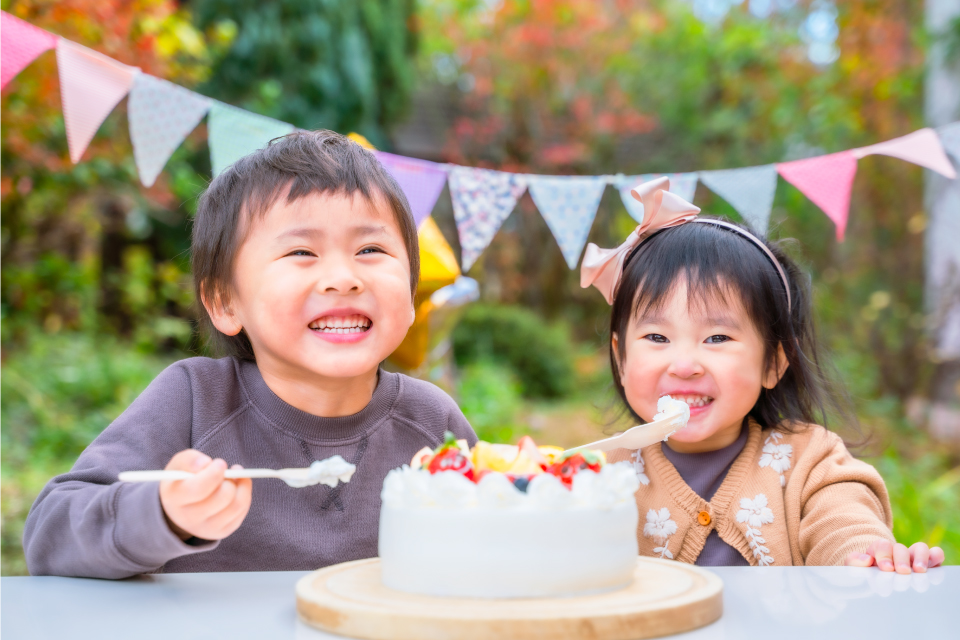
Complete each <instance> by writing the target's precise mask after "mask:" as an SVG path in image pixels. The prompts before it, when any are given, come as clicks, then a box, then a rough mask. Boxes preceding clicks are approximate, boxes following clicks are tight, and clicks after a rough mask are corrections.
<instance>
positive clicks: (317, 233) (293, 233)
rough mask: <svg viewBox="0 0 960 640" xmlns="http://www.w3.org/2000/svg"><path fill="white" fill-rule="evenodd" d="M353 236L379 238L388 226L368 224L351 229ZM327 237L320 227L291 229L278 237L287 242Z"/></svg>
mask: <svg viewBox="0 0 960 640" xmlns="http://www.w3.org/2000/svg"><path fill="white" fill-rule="evenodd" d="M350 231H351V235H354V236H358V237H362V236H377V235H383V234H385V233H386V231H387V227H386V225H382V224H368V225H359V226H356V227H353V228H352V229H350ZM324 235H325V232H324V230H323V229H320V228H318V227H297V228H295V229H289V230H288V231H284V232H283V233H281V234H280V235H278V236H277V240H286V239H287V238H303V239H305V240H314V239H318V238H322V237H323V236H324Z"/></svg>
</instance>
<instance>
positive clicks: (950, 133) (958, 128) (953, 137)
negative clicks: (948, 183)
mask: <svg viewBox="0 0 960 640" xmlns="http://www.w3.org/2000/svg"><path fill="white" fill-rule="evenodd" d="M937 135H938V136H940V142H941V144H943V148H944V149H945V150H946V152H947V153H948V154H949V155H951V156H953V159H954V161H955V162H956V164H957V165H960V121H957V122H951V123H950V124H945V125H943V126H942V127H937Z"/></svg>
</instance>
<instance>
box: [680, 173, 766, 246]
mask: <svg viewBox="0 0 960 640" xmlns="http://www.w3.org/2000/svg"><path fill="white" fill-rule="evenodd" d="M700 181H701V182H703V184H705V185H707V187H709V189H710V190H711V191H713V192H714V193H716V194H717V195H718V196H720V197H721V198H723V199H724V200H726V201H727V202H729V203H730V205H731V206H732V207H733V208H734V209H736V210H737V213H739V214H740V216H741V217H742V218H743V219H744V221H746V223H747V224H749V225H750V226H751V227H752V228H753V230H754V231H756V232H757V233H759V234H760V235H762V236H765V235H767V225H768V223H769V222H770V209H771V208H772V207H773V196H774V194H775V193H776V191H777V167H776V165H772V164H765V165H762V166H759V167H744V168H743V169H725V170H723V171H701V172H700ZM688 202H689V201H688Z"/></svg>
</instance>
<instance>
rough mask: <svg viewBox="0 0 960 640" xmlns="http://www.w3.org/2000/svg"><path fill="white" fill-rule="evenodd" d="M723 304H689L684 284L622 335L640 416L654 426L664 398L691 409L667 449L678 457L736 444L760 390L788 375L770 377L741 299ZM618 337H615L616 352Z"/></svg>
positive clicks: (629, 390)
mask: <svg viewBox="0 0 960 640" xmlns="http://www.w3.org/2000/svg"><path fill="white" fill-rule="evenodd" d="M725 297H726V299H727V302H724V301H722V300H712V299H711V300H710V302H709V304H707V305H703V306H705V307H707V308H704V309H700V308H698V307H700V306H701V305H698V304H695V303H689V304H688V296H687V285H686V282H684V281H683V280H678V282H677V285H676V286H675V287H674V290H673V292H672V293H671V294H670V296H669V298H668V299H667V300H665V301H664V304H663V306H662V307H661V309H660V310H659V311H656V312H654V311H653V310H649V311H648V312H647V313H646V314H645V315H644V316H643V317H635V318H633V319H632V321H631V322H630V324H629V325H628V328H627V335H626V336H623V339H624V340H626V355H625V360H624V362H623V363H622V364H621V367H620V371H621V376H620V382H621V384H622V385H623V388H624V391H625V393H626V397H627V402H629V404H630V406H631V407H632V408H633V410H634V411H635V412H636V413H637V415H639V416H640V417H641V418H643V419H644V420H647V421H650V420H652V419H653V416H654V414H656V413H657V400H658V399H659V398H660V397H661V396H665V395H669V396H671V397H673V398H676V399H679V400H683V401H685V402H686V403H687V404H689V405H690V422H689V423H688V424H687V427H686V428H685V429H683V430H681V431H678V432H677V433H675V434H674V435H672V436H670V440H669V441H668V443H667V444H668V446H669V447H670V448H671V449H673V450H675V451H679V452H683V453H698V452H703V451H715V450H717V449H720V448H723V447H725V446H727V445H729V444H732V443H733V442H734V441H735V440H736V439H737V437H738V436H739V434H740V429H741V426H742V424H743V419H744V417H745V416H746V415H747V413H749V411H750V409H752V408H753V405H754V404H756V402H757V399H758V398H759V397H760V390H761V388H767V389H771V388H773V387H774V386H775V385H776V384H777V382H778V381H779V379H780V376H781V375H783V371H785V370H786V366H785V365H784V366H782V367H780V371H773V370H771V371H768V370H766V367H765V363H764V345H763V339H762V338H761V336H760V333H759V332H758V331H757V328H756V327H755V326H754V325H753V322H752V321H751V320H750V318H749V317H748V316H747V313H746V310H745V309H744V308H743V307H742V306H741V305H740V304H739V303H738V302H737V296H736V294H735V292H734V291H728V292H727V294H726V295H725ZM619 338H620V337H619V336H617V335H614V336H613V348H614V350H615V351H616V349H617V342H618V340H619ZM781 362H784V363H785V359H784V358H782V357H781Z"/></svg>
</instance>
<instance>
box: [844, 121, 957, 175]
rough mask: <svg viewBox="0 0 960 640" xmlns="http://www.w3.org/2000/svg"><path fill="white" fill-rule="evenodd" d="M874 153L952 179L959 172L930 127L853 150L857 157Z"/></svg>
mask: <svg viewBox="0 0 960 640" xmlns="http://www.w3.org/2000/svg"><path fill="white" fill-rule="evenodd" d="M874 153H879V154H882V155H885V156H891V157H893V158H900V159H901V160H906V161H907V162H912V163H913V164H918V165H920V166H921V167H926V168H927V169H930V170H931V171H936V172H937V173H939V174H940V175H944V176H946V177H948V178H951V179H953V178H956V177H957V172H956V171H955V170H954V168H953V165H952V164H950V160H949V158H947V154H946V153H944V151H943V145H942V144H940V138H939V137H938V136H937V132H936V131H934V130H933V129H931V128H929V127H927V128H926V129H920V130H919V131H914V132H913V133H909V134H907V135H905V136H901V137H899V138H894V139H893V140H887V141H886V142H878V143H877V144H872V145H870V146H869V147H860V148H859V149H854V150H853V155H854V157H856V158H862V157H864V156H869V155H871V154H874Z"/></svg>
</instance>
